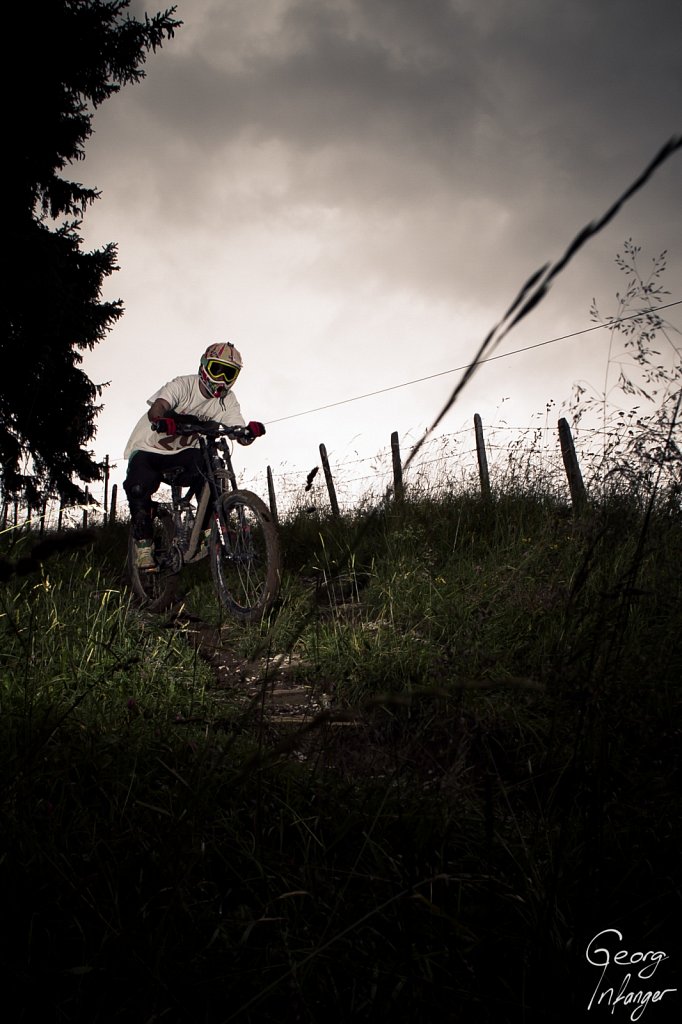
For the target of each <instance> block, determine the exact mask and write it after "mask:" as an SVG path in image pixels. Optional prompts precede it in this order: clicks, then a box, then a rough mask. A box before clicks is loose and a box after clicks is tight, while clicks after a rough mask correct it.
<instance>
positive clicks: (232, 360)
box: [199, 342, 244, 398]
mask: <svg viewBox="0 0 682 1024" xmlns="http://www.w3.org/2000/svg"><path fill="white" fill-rule="evenodd" d="M243 365H244V364H243V363H242V357H241V355H240V354H239V352H238V351H237V349H236V348H235V347H234V345H231V344H230V343H229V342H226V343H225V344H217V345H209V346H208V348H207V349H206V351H205V352H204V354H203V356H202V357H201V363H200V365H199V380H200V381H201V383H202V384H203V385H204V387H205V388H206V390H207V391H208V393H209V394H210V395H211V397H212V398H222V397H223V396H224V395H226V394H227V392H228V391H229V390H230V388H231V387H232V385H233V384H234V382H235V381H236V379H237V377H238V376H239V371H240V370H241V368H242V366H243Z"/></svg>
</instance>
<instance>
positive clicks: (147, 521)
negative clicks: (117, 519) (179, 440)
mask: <svg viewBox="0 0 682 1024" xmlns="http://www.w3.org/2000/svg"><path fill="white" fill-rule="evenodd" d="M178 466H179V467H181V468H182V469H183V471H184V472H183V473H182V476H180V477H179V479H178V482H179V483H180V485H181V486H182V487H191V488H192V490H193V492H194V493H195V494H196V495H198V494H199V493H200V491H201V488H202V487H203V485H204V473H203V460H202V457H201V451H200V449H199V448H185V449H184V451H180V452H172V453H170V454H168V455H165V454H161V453H160V452H145V451H137V452H135V454H134V455H133V457H132V458H131V460H130V462H129V463H128V474H127V476H126V478H125V480H124V482H123V488H124V490H125V492H126V495H127V497H128V505H129V506H130V519H131V522H132V524H133V531H134V533H135V536H136V537H138V538H140V539H141V538H143V537H151V535H152V527H151V510H152V495H153V494H154V492H155V491H156V490H157V489H158V487H159V485H160V483H161V474H162V473H163V471H164V470H166V469H175V468H176V467H178Z"/></svg>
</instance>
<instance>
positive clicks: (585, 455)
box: [0, 417, 679, 535]
mask: <svg viewBox="0 0 682 1024" xmlns="http://www.w3.org/2000/svg"><path fill="white" fill-rule="evenodd" d="M476 419H479V418H478V417H477V418H476ZM561 423H562V421H559V425H561ZM563 424H564V425H565V429H566V430H567V431H568V435H567V438H568V439H567V438H566V436H565V437H564V438H563V439H562V436H561V432H560V430H557V429H556V426H555V425H553V424H550V423H549V421H547V422H545V423H544V424H535V425H530V426H511V425H509V424H500V425H496V426H494V427H491V428H487V429H486V431H485V434H484V433H483V430H482V425H481V424H480V419H479V428H480V434H479V436H477V432H476V429H475V427H476V424H475V423H474V425H473V426H472V427H465V428H462V429H460V430H457V431H454V432H450V433H445V434H440V435H438V436H431V437H429V438H427V439H426V441H424V442H423V443H420V441H419V439H416V440H415V439H413V438H410V437H409V436H406V437H403V438H402V439H400V440H399V439H398V435H397V433H396V432H394V433H393V434H392V435H391V436H390V441H389V443H387V444H385V445H384V446H383V447H381V448H379V449H378V450H377V451H376V452H374V454H372V455H369V456H358V455H357V453H353V454H350V455H349V454H346V455H344V453H343V452H336V451H332V452H331V454H330V455H327V453H326V449H325V447H324V444H320V445H319V452H316V453H314V456H313V457H311V460H310V463H309V464H307V465H305V466H290V465H288V464H286V465H280V466H279V467H268V469H267V475H266V474H263V473H262V472H261V473H258V474H253V473H252V474H249V473H248V472H245V473H242V474H241V475H240V478H239V486H241V487H245V488H248V489H249V490H252V491H255V492H256V493H258V494H261V495H263V496H265V495H266V494H267V497H268V499H269V504H270V507H271V509H272V511H273V513H274V514H275V515H276V516H277V517H278V518H280V519H286V518H287V517H291V516H294V515H297V514H301V513H303V514H313V513H316V514H320V515H328V514H339V515H343V514H349V513H355V512H359V511H362V510H363V509H367V508H371V507H375V506H376V505H378V504H379V503H381V502H383V501H385V500H387V499H389V500H390V499H395V498H400V497H402V496H403V495H410V494H412V495H414V494H420V495H423V494H428V495H430V496H432V497H438V496H439V495H441V494H444V493H446V492H447V493H457V492H462V491H471V490H473V489H478V488H480V489H481V490H482V492H483V493H484V494H486V495H490V494H493V493H496V494H503V493H506V492H509V491H512V490H513V491H515V492H518V491H519V490H525V491H534V492H539V491H542V493H543V494H545V495H548V496H552V497H554V498H555V499H557V500H559V501H561V500H566V501H569V502H570V501H573V503H576V502H577V501H580V499H581V497H584V494H585V485H584V483H583V477H585V478H586V479H587V480H588V482H589V483H591V484H594V482H595V481H596V480H597V479H598V477H599V475H600V473H601V476H602V477H603V476H604V461H605V459H606V460H607V461H608V453H609V452H611V455H612V456H613V454H614V452H615V450H616V448H617V446H618V441H619V438H618V436H617V434H616V433H615V432H614V429H598V428H597V429H592V428H591V429H585V430H580V431H576V438H575V439H573V437H572V436H571V433H570V428H569V427H568V424H567V423H566V421H565V420H563ZM415 447H419V452H418V457H417V459H415V460H414V461H413V462H410V464H409V467H408V468H407V470H405V471H404V472H403V468H402V467H403V466H404V465H405V463H406V462H408V460H409V457H410V455H411V454H412V452H413V450H414V449H415ZM567 447H568V449H569V450H568V451H567V450H566V448H567ZM571 449H572V454H571ZM677 451H678V454H679V449H677ZM311 456H312V453H311ZM571 460H572V461H571ZM616 466H617V460H616V459H612V461H611V464H609V469H608V472H610V473H611V474H613V472H615V468H616ZM109 468H110V461H109V458H108V457H107V458H106V460H105V478H104V479H103V480H102V481H101V482H99V483H98V484H95V485H94V486H92V485H90V486H89V487H86V488H84V489H85V491H86V500H85V501H84V502H82V503H80V504H77V505H72V506H68V507H67V506H64V505H60V504H59V503H58V502H56V501H49V500H46V501H44V502H43V504H42V506H41V507H39V508H27V507H26V506H24V505H22V504H21V502H20V501H19V500H12V501H10V502H5V503H4V504H3V506H2V512H1V520H0V535H7V534H16V533H19V532H22V531H23V532H26V531H30V532H37V533H39V534H41V535H42V534H43V533H45V532H48V531H64V530H72V529H83V528H88V527H94V526H102V525H106V524H107V523H111V522H122V521H124V522H125V521H127V519H128V509H127V501H126V500H125V494H124V493H123V492H122V490H121V489H120V488H118V486H117V485H116V484H110V479H109ZM112 468H113V466H112ZM622 468H623V467H622V465H621V469H622ZM676 471H677V473H678V475H679V466H678V467H677V470H676ZM164 486H165V485H162V487H161V488H160V491H159V496H160V497H161V498H163V496H164Z"/></svg>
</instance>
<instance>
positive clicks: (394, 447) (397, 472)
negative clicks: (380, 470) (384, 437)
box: [391, 430, 405, 501]
mask: <svg viewBox="0 0 682 1024" xmlns="http://www.w3.org/2000/svg"><path fill="white" fill-rule="evenodd" d="M391 457H392V459H393V492H394V494H395V500H396V501H402V500H403V498H404V497H405V489H404V487H403V467H402V464H401V462H400V443H399V441H398V431H397V430H394V431H393V433H392V434H391Z"/></svg>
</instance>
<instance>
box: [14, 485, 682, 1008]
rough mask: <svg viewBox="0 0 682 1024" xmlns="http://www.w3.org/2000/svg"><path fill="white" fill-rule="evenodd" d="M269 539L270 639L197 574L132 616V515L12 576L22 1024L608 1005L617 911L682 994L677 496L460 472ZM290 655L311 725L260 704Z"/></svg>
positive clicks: (301, 518)
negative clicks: (275, 549) (526, 488)
mask: <svg viewBox="0 0 682 1024" xmlns="http://www.w3.org/2000/svg"><path fill="white" fill-rule="evenodd" d="M282 535H283V548H284V553H285V560H286V575H285V580H284V586H283V594H282V600H281V604H280V606H279V607H278V608H277V609H276V611H275V612H274V613H273V615H272V617H271V621H270V622H269V623H266V624H263V626H262V627H248V628H247V627H244V626H239V625H236V624H234V623H232V622H229V621H223V620H222V618H221V613H220V609H219V608H218V606H217V605H216V602H215V599H214V596H213V593H212V590H211V587H210V580H209V573H208V569H207V566H206V565H205V563H204V564H203V565H199V566H196V567H194V568H193V569H192V571H191V572H188V573H187V580H186V592H185V609H184V612H182V613H181V614H180V615H174V616H168V617H165V618H160V619H159V618H156V619H154V618H151V617H149V616H147V615H145V614H144V613H142V612H140V611H139V610H137V609H136V608H135V606H134V605H133V604H132V603H131V600H130V596H129V593H128V591H127V588H126V585H125V578H124V571H123V569H124V555H125V535H124V531H123V530H122V529H121V528H114V529H111V530H109V531H100V532H99V533H97V534H96V535H95V538H94V543H93V544H92V545H90V546H88V547H86V548H84V549H79V550H74V551H65V552H61V553H58V554H55V555H53V557H51V558H50V559H48V560H46V561H44V562H43V564H42V565H41V566H39V567H37V568H35V567H34V568H33V571H30V572H27V573H26V574H24V575H14V576H12V578H11V579H9V580H8V581H7V582H6V583H5V584H3V586H2V591H1V599H0V643H1V647H0V650H1V654H0V681H1V682H0V701H1V704H0V712H1V713H0V730H1V731H2V746H1V751H2V752H1V754H0V759H1V760H2V775H1V782H0V784H1V786H2V790H1V798H0V807H1V809H2V853H1V854H0V901H1V902H0V906H2V908H3V925H2V930H3V939H4V941H5V949H4V951H3V960H4V962H5V964H6V965H7V966H8V967H9V978H10V981H11V985H12V988H13V989H14V990H15V993H16V1005H18V1006H21V1007H22V1008H23V1011H22V1012H18V1013H17V1015H16V1016H15V1017H14V1018H13V1019H15V1020H17V1021H18V1020H26V1021H28V1020H36V1019H40V1020H43V1021H50V1020H55V1021H56V1020H58V1021H64V1022H67V1021H87V1022H89V1024H95V1022H110V1021H126V1022H128V1021H134V1022H138V1021H139V1022H146V1021H152V1020H164V1021H183V1022H184V1021H187V1022H192V1024H193V1022H204V1021H205V1022H223V1021H225V1022H227V1021H232V1020H238V1021H272V1022H280V1021H288V1020H292V1021H294V1020H297V1021H311V1022H312V1021H319V1020H324V1021H349V1020H351V1019H353V1020H355V1019H358V1020H381V1021H383V1020H398V1021H410V1022H422V1021H424V1022H433V1021H439V1022H440V1021H450V1020H452V1021H455V1020H465V1021H477V1022H479V1021H480V1022H486V1021H490V1022H493V1021H525V1022H527V1021H547V1020H582V1019H585V1018H586V1016H587V1018H588V1019H590V1018H592V1017H594V1019H598V1018H599V1015H600V1013H601V1015H602V1016H604V1015H605V1014H606V1015H607V1016H609V1019H611V1018H610V1013H609V1008H608V1007H607V1006H602V1007H600V1008H599V1011H598V1012H593V1013H592V1014H589V1015H588V1014H587V1013H586V1008H587V1004H588V1002H589V1000H590V997H591V996H592V994H593V991H594V989H595V986H596V985H597V983H598V981H599V975H600V971H599V970H598V969H597V968H595V967H594V966H590V965H589V964H588V963H587V962H586V959H585V947H586V945H587V943H588V942H589V940H590V938H592V936H594V935H595V934H596V933H597V932H599V931H601V930H602V929H605V928H618V929H619V930H620V931H621V932H622V933H624V936H625V939H624V946H625V948H628V949H634V948H636V949H644V950H648V949H660V950H667V951H668V953H669V955H670V957H671V959H670V961H669V962H668V964H671V963H672V964H673V967H672V968H671V967H669V966H666V964H662V965H661V966H660V968H659V972H658V975H657V977H656V979H655V981H656V985H654V984H653V983H649V982H639V984H638V986H637V987H638V988H647V989H648V988H655V987H658V988H664V987H666V986H667V987H672V986H674V984H675V982H674V971H676V970H678V969H679V962H680V961H679V958H680V955H682V951H680V950H679V915H680V910H681V909H682V906H681V902H682V901H681V899H680V892H679V850H680V848H681V846H682V824H681V822H682V815H681V813H680V811H681V806H680V783H681V782H682V773H681V770H680V750H681V742H680V741H681V739H682V718H681V715H680V703H681V690H680V682H681V680H682V649H681V645H680V642H679V634H680V608H681V607H682V601H681V597H682V575H681V574H680V565H682V517H681V515H680V510H679V506H678V505H676V504H675V502H674V501H671V502H669V503H668V504H667V505H663V506H662V507H660V508H658V509H657V510H656V511H655V512H653V513H652V514H651V515H650V516H647V515H646V513H645V510H642V509H641V507H640V503H639V502H638V501H637V500H636V497H635V496H628V495H621V496H620V497H619V498H618V499H614V500H612V501H610V502H608V503H606V504H605V505H603V506H600V507H592V508H590V509H589V510H588V511H587V512H586V514H585V515H584V516H583V517H582V518H581V519H580V520H577V521H576V520H574V519H573V517H572V515H571V512H570V510H569V509H567V508H565V507H562V506H561V505H560V504H558V503H557V502H556V501H555V500H553V499H550V498H549V497H544V496H543V495H542V493H541V492H540V491H538V490H537V489H535V490H534V491H533V492H532V493H530V492H528V493H524V492H519V493H516V494H511V495H507V496H505V497H498V498H496V499H494V500H493V501H491V502H488V503H485V502H483V501H481V500H480V498H479V497H478V496H476V495H474V494H469V493H457V494H454V493H453V494H447V493H446V494H441V495H440V496H439V497H438V498H437V499H436V498H429V497H428V496H423V497H421V498H420V497H418V496H417V497H413V498H412V499H410V500H408V501H406V502H405V503H404V504H403V505H402V506H399V507H395V506H394V507H393V508H390V509H388V510H386V509H384V510H382V511H379V512H374V513H370V512H364V513H363V514H362V515H358V516H357V517H356V518H355V519H353V518H345V519H343V520H342V521H341V522H339V523H332V522H330V521H328V520H326V519H325V518H324V517H319V516H315V515H309V514H304V513H301V514H300V515H298V516H294V517H292V519H291V520H290V521H289V522H287V523H285V524H283V526H282ZM29 544H30V541H27V540H23V541H22V542H21V544H18V545H15V547H14V549H13V550H12V551H11V552H10V553H9V555H10V558H11V559H12V560H13V561H14V562H15V563H16V562H17V561H18V559H19V558H20V557H21V556H22V554H23V555H25V554H26V549H27V547H28V546H29ZM22 545H23V547H22ZM26 568H27V569H28V568H29V566H28V565H27V566H26ZM198 619H201V620H202V621H201V623H200V624H199V626H198V624H197V620H198ZM198 628H200V629H201V630H203V631H204V636H206V635H208V634H211V635H212V636H213V638H214V641H215V640H216V638H218V637H219V648H218V649H217V651H216V650H215V649H212V654H211V657H210V658H209V657H208V656H207V654H206V648H205V647H204V648H203V650H202V648H200V647H199V646H198V644H197V636H198V635H199V634H198V633H197V629H198ZM213 646H214V648H215V643H214V645H213ZM279 655H281V656H283V659H282V658H280V664H281V663H282V662H283V664H284V665H285V667H286V669H287V674H286V685H287V686H289V687H292V688H296V687H297V688H299V689H300V690H304V691H305V692H306V693H309V694H311V695H312V696H313V697H316V698H317V704H316V705H315V706H317V707H320V708H322V709H323V710H322V711H321V712H320V714H318V715H317V718H316V719H313V720H312V722H308V723H306V724H305V725H301V726H298V725H296V724H293V725H292V724H291V723H288V724H282V723H281V722H278V721H277V719H276V718H273V717H272V716H268V714H267V707H266V690H267V688H268V683H269V679H270V677H271V676H272V675H273V673H274V671H275V669H274V667H273V666H274V664H275V662H276V658H277V656H279ZM244 666H248V668H249V673H250V675H249V676H248V679H249V690H248V692H249V693H250V694H252V696H251V697H250V699H249V700H248V701H245V699H244V697H243V694H244V693H245V692H246V672H245V671H242V668H243V667H244ZM259 684H261V689H260V693H261V694H262V699H259V696H258V693H259ZM253 694H255V696H253ZM676 933H677V938H675V935H676ZM671 943H676V944H677V945H676V946H675V947H673V945H671ZM676 950H677V960H675V954H676ZM665 970H667V971H668V973H667V975H666V976H665V977H663V972H664V971H665ZM621 979H622V975H621V976H619V977H618V983H620V981H621ZM7 998H8V999H9V995H8V997H7ZM666 998H667V999H668V1003H667V1004H666V1006H665V1008H663V1006H662V1005H661V1006H657V1007H654V1008H652V1010H651V1016H652V1017H653V1016H654V1015H655V1014H658V1018H657V1019H660V1020H663V1019H664V1016H663V1014H664V1012H665V1009H668V1008H669V1006H671V1005H672V1004H670V999H671V998H672V999H674V998H676V996H667V997H666ZM620 1012H621V1015H622V1014H623V1013H624V1012H625V1009H624V1008H623V1007H621V1008H620ZM628 1016H629V1014H628Z"/></svg>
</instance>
